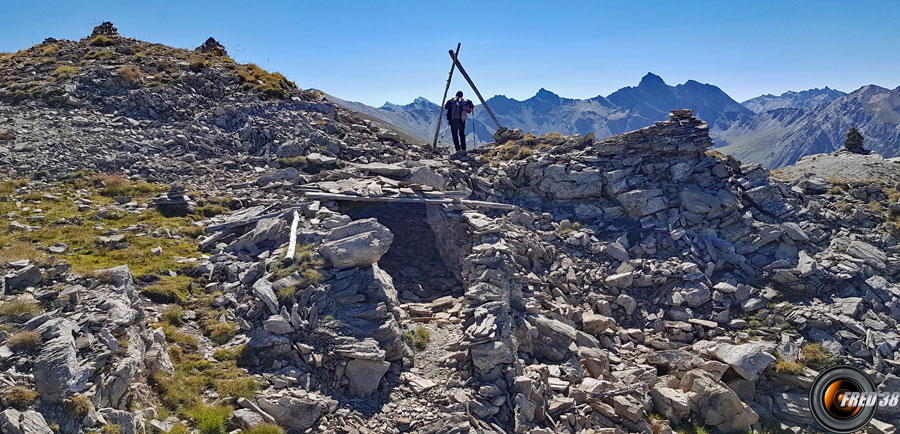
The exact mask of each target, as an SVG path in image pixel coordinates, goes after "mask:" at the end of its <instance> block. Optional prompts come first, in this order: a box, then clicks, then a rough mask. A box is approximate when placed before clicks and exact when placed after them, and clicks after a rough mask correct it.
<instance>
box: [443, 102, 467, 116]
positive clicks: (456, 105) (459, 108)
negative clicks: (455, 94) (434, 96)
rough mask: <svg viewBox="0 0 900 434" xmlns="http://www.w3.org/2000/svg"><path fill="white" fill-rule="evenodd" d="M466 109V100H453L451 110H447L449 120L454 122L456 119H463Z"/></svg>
mask: <svg viewBox="0 0 900 434" xmlns="http://www.w3.org/2000/svg"><path fill="white" fill-rule="evenodd" d="M464 108H465V103H464V100H462V99H458V98H453V99H451V100H450V110H447V120H448V121H452V120H454V119H462V118H463V110H464Z"/></svg>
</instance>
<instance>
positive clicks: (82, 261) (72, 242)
mask: <svg viewBox="0 0 900 434" xmlns="http://www.w3.org/2000/svg"><path fill="white" fill-rule="evenodd" d="M0 188H2V189H5V190H7V191H10V190H12V191H13V192H14V191H15V189H16V188H18V187H16V186H15V184H13V183H11V182H7V183H4V184H2V185H0ZM165 190H166V187H165V186H163V185H159V184H150V183H146V182H142V181H131V180H128V179H126V178H123V177H121V176H116V175H89V174H83V175H82V176H79V177H75V178H73V179H70V180H68V181H65V182H57V183H54V184H51V185H50V186H47V187H42V188H40V189H33V190H32V191H31V192H29V194H28V196H29V198H30V199H33V200H34V201H35V203H34V204H32V203H30V202H29V205H28V206H30V207H32V208H41V209H42V210H43V212H42V213H41V214H42V215H43V216H44V218H45V219H44V222H59V221H63V222H65V223H64V224H47V223H45V224H43V225H42V226H41V227H40V228H38V229H37V230H34V231H29V232H8V231H3V230H0V261H6V262H9V261H12V260H17V259H22V258H28V259H37V258H40V257H42V256H45V254H44V253H42V252H40V251H38V250H36V249H35V248H34V247H37V246H49V245H53V244H55V243H57V242H63V243H66V244H68V245H69V246H70V252H73V253H75V254H73V255H68V256H67V257H66V260H67V261H68V262H69V263H70V264H72V271H73V272H74V273H77V274H87V273H89V272H91V271H93V270H98V269H103V268H110V267H115V266H119V265H123V264H127V265H128V266H129V267H130V268H131V271H132V273H134V274H135V275H136V276H140V275H142V274H145V273H167V272H168V271H169V270H176V271H177V270H180V269H182V268H184V267H185V265H183V264H182V263H181V262H182V261H180V260H179V257H182V258H191V257H197V256H199V251H198V249H197V245H196V242H195V241H194V240H192V239H187V238H170V237H166V236H162V237H157V236H153V233H154V232H155V231H156V230H157V229H166V230H168V231H169V232H170V233H172V234H178V233H181V232H182V231H183V230H184V229H186V228H187V230H188V231H190V230H192V229H190V228H192V227H193V223H194V220H195V219H200V218H202V217H201V216H195V215H191V216H188V217H166V216H164V215H162V214H160V213H159V212H158V211H157V210H156V209H155V208H151V209H147V210H145V211H143V212H140V213H133V212H126V211H125V210H123V209H120V208H118V206H117V205H115V204H114V201H113V200H112V199H111V197H116V196H129V197H131V198H132V199H133V200H134V201H136V202H146V201H149V200H150V198H151V197H152V196H153V195H155V194H157V193H159V192H161V191H165ZM47 193H50V194H52V195H54V196H56V197H58V198H59V199H58V200H48V199H44V198H43V196H44V194H47ZM98 193H100V194H98ZM23 196H24V195H23ZM78 199H89V200H90V201H92V202H93V204H94V205H93V206H92V208H91V209H88V210H85V211H80V210H79V209H78V205H76V203H75V201H76V200H78ZM100 207H105V208H106V210H105V215H101V214H98V209H99V208H100ZM10 213H12V214H13V215H14V216H15V218H17V219H18V221H20V222H21V221H22V220H23V219H24V217H25V215H26V214H25V213H23V212H22V211H21V209H20V208H19V207H18V206H17V205H16V203H15V202H14V201H7V202H0V214H10ZM99 217H105V218H103V219H101V224H102V226H103V228H99V229H98V228H95V226H96V225H97V219H99ZM135 226H137V227H140V228H141V229H142V230H140V231H132V230H129V231H124V229H126V228H129V227H135ZM110 230H118V231H119V233H122V234H124V235H125V236H126V239H125V240H124V244H123V245H120V246H114V247H117V248H110V246H108V245H103V244H101V243H100V242H99V237H100V236H101V235H108V234H107V232H108V231H110ZM156 246H159V247H161V248H163V251H164V252H165V255H161V256H154V255H152V254H150V250H151V249H153V248H154V247H156Z"/></svg>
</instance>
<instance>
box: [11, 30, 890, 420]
mask: <svg viewBox="0 0 900 434" xmlns="http://www.w3.org/2000/svg"><path fill="white" fill-rule="evenodd" d="M110 27H112V26H111V25H108V26H107V25H104V26H101V27H100V28H99V29H98V31H96V32H95V33H98V32H99V33H100V35H102V36H104V38H106V39H108V40H109V41H106V40H104V39H94V38H96V37H97V36H98V35H96V34H95V35H92V36H91V37H89V38H85V39H84V40H81V41H47V42H45V43H43V44H39V45H37V46H35V47H32V48H30V49H28V50H23V51H22V52H19V53H16V54H13V55H12V56H10V57H6V56H4V57H3V58H0V69H2V70H3V71H4V77H14V81H15V82H14V83H4V85H3V88H2V91H3V92H4V94H7V92H12V94H13V95H15V94H16V93H15V92H16V91H18V90H23V89H29V90H28V91H27V92H25V91H24V90H23V92H24V94H23V96H22V97H21V98H19V97H16V98H10V99H5V100H3V101H0V116H2V118H3V123H2V125H3V126H2V131H0V146H3V148H4V152H3V153H2V154H0V169H2V171H3V172H4V173H5V174H6V178H7V179H6V180H5V181H4V183H3V185H2V192H0V196H2V197H3V198H5V200H0V214H2V215H3V216H5V217H6V219H7V220H8V222H9V223H8V226H7V227H6V228H5V230H3V231H2V232H0V243H2V244H0V265H2V273H3V278H2V282H3V287H2V288H3V291H2V295H0V322H2V328H0V402H2V404H3V406H4V407H3V409H2V410H0V431H2V432H3V434H7V433H16V434H50V433H53V432H61V433H82V432H95V431H98V430H100V431H101V432H103V433H104V434H116V433H121V434H133V433H147V432H151V433H162V432H166V433H173V434H180V433H186V432H199V433H202V434H222V433H224V432H230V431H233V430H239V431H240V432H248V433H249V432H252V433H254V434H272V433H279V432H284V431H289V432H339V433H381V432H385V433H399V432H417V433H466V432H473V433H474V432H480V433H489V432H498V433H499V432H518V433H532V434H544V433H554V432H567V433H575V432H594V433H606V434H614V433H624V432H641V433H671V432H673V431H676V430H677V431H679V432H692V430H693V431H698V428H696V427H705V428H703V429H708V430H710V431H711V432H722V433H731V432H740V433H744V432H748V431H749V430H750V429H751V428H752V429H754V430H755V431H757V432H772V433H775V432H786V431H791V432H814V431H816V430H818V428H817V427H815V426H812V425H810V423H811V420H812V419H811V418H810V415H809V412H808V406H807V405H806V404H805V400H806V399H807V396H808V387H809V385H810V383H811V381H812V379H813V378H814V376H815V375H816V373H817V372H818V371H819V370H821V369H824V368H825V367H827V366H830V365H832V364H834V363H838V362H840V363H850V364H854V365H857V366H860V367H862V368H864V369H866V371H867V372H868V373H869V375H870V376H871V377H872V378H873V381H875V383H876V384H878V385H879V387H883V388H886V389H887V388H893V387H895V386H896V384H897V382H898V381H900V377H898V374H900V372H898V369H900V336H898V334H897V333H896V326H897V321H900V305H898V303H900V287H898V286H897V285H895V284H894V283H893V282H894V281H895V280H896V278H897V277H898V276H897V274H898V272H900V248H898V246H900V242H898V238H897V236H898V230H897V227H898V226H897V220H896V215H897V214H898V213H900V206H898V205H897V204H898V199H900V194H898V193H897V191H898V187H900V186H898V185H897V184H896V182H891V181H889V180H880V181H878V182H875V181H873V180H865V181H863V180H847V179H845V180H838V179H831V180H828V179H824V178H823V177H819V176H806V175H803V176H800V177H797V178H793V179H791V180H790V181H780V180H778V179H775V178H772V177H771V176H770V174H769V172H768V171H767V170H766V169H765V168H763V167H761V166H759V165H743V164H741V163H740V162H739V161H737V160H736V159H734V158H732V157H728V156H724V155H721V154H719V153H717V152H715V151H714V150H712V149H710V147H711V146H712V144H713V140H712V138H711V137H710V134H709V131H710V126H709V125H708V124H707V123H706V122H703V121H702V120H700V119H698V118H697V117H696V116H694V113H693V112H692V111H691V110H686V109H675V110H671V112H670V113H669V116H668V119H667V120H663V121H657V122H654V123H653V124H652V125H649V126H646V127H643V128H641V129H637V130H634V131H629V132H626V133H624V134H620V135H615V136H612V137H609V138H606V139H602V140H598V139H596V137H594V135H593V134H585V135H581V136H565V135H562V134H546V135H541V136H537V135H534V134H524V133H523V132H522V131H520V130H501V131H497V132H496V133H495V134H494V136H493V137H492V140H493V142H492V143H490V144H488V145H486V146H483V147H480V148H478V149H476V150H473V151H472V152H470V153H469V154H468V155H455V156H453V157H452V158H448V155H446V154H441V153H434V152H432V150H430V149H427V148H425V147H421V146H417V145H414V144H409V143H405V142H404V141H402V140H400V139H398V136H397V134H394V133H392V132H391V131H389V130H388V129H386V128H383V127H380V126H378V125H376V124H375V123H374V122H372V121H371V120H367V119H364V118H362V117H360V116H359V115H357V114H356V113H353V112H351V111H348V110H346V109H344V108H342V107H339V106H336V105H334V104H332V103H328V102H327V101H323V100H322V99H321V97H320V96H319V95H316V94H314V93H311V92H304V91H300V90H298V89H296V88H294V87H293V86H290V85H287V84H285V85H283V86H282V85H281V84H279V85H278V87H279V88H280V89H282V90H283V92H278V93H277V94H276V93H274V92H266V91H265V88H263V89H260V88H259V87H258V86H257V85H265V84H266V82H267V80H266V79H265V78H267V77H269V75H268V74H269V73H267V72H265V71H262V72H254V73H253V77H257V78H256V79H252V78H251V79H245V78H243V77H242V76H241V74H240V73H239V72H238V71H252V67H250V66H249V65H235V66H234V67H233V68H236V69H237V70H235V69H232V67H229V66H227V64H231V63H230V62H228V61H227V60H225V58H224V57H225V56H224V53H222V54H215V55H210V56H211V57H209V58H205V56H204V57H203V58H205V61H209V62H210V63H211V64H210V65H206V64H205V61H204V66H202V67H201V66H200V65H199V64H198V65H196V66H195V68H191V64H192V63H193V60H192V59H193V56H199V55H198V54H197V52H191V51H188V50H176V49H171V48H167V47H154V46H152V45H150V44H147V43H144V42H141V41H135V40H132V39H128V38H124V37H121V36H119V35H118V34H117V33H116V32H115V31H114V30H112V31H111V29H110ZM95 41H98V42H99V43H97V42H95ZM54 44H59V45H57V48H56V49H51V48H48V47H49V46H50V45H54ZM135 45H137V46H145V47H147V48H145V49H144V50H134V46H135ZM216 45H217V44H212V43H209V42H207V43H204V46H207V47H214V49H215V50H216V51H218V47H216ZM129 47H131V48H132V51H131V53H132V54H124V53H123V51H124V52H125V53H128V50H127V49H128V48H129ZM150 48H152V51H151V52H148V53H147V54H145V55H144V57H143V59H146V58H147V57H150V59H149V61H150V62H152V63H150V65H148V64H145V63H144V62H146V61H145V60H139V59H142V58H141V57H138V56H137V55H136V53H138V52H145V51H150ZM222 50H224V47H222ZM48 52H49V53H48ZM199 52H202V51H199ZM53 53H60V54H59V56H60V57H53V56H52V55H51V54H53ZM101 53H111V54H101ZM166 60H169V61H171V62H172V63H173V64H174V67H173V68H174V70H173V71H172V72H166V73H165V74H164V76H163V77H162V78H166V77H168V81H165V82H163V81H162V80H158V78H157V76H158V75H159V73H158V72H153V71H155V70H156V67H155V66H152V68H153V69H151V65H156V64H158V62H160V61H163V62H164V61H166ZM67 66H68V67H72V66H74V67H77V70H76V71H75V72H74V73H71V69H69V70H68V71H70V72H69V73H66V76H65V78H60V77H61V75H59V74H60V73H57V75H56V76H54V75H53V72H54V71H57V70H58V69H59V68H60V67H67ZM127 66H134V67H135V68H137V69H139V73H140V75H139V76H138V77H140V78H141V80H140V81H136V82H137V83H138V84H137V85H136V84H132V83H129V82H127V81H126V80H125V79H126V77H127V75H126V73H125V71H126V70H123V67H127ZM63 71H66V70H63ZM45 74H50V75H45ZM263 74H266V75H263ZM150 75H153V77H154V78H153V79H150V78H149V76H150ZM131 76H135V75H134V74H131ZM48 77H55V78H53V79H50V78H48ZM275 78H276V79H277V77H275ZM145 79H146V80H145ZM151 80H152V82H156V81H159V84H158V85H157V84H154V85H152V86H150V85H148V84H147V83H149V82H151ZM11 81H12V80H11ZM275 83H280V82H279V81H277V80H276V81H275ZM226 91H227V92H226ZM45 95H51V96H52V97H45ZM53 95H55V96H53ZM273 97H274V98H273ZM179 135H180V136H181V137H179ZM80 169H81V170H80ZM84 169H89V170H93V171H95V172H98V173H89V172H85V171H84ZM24 176H27V177H28V179H20V178H22V177H24ZM163 182H164V183H166V184H168V185H162V183H163ZM898 418H900V414H897V413H896V412H893V411H892V410H891V409H879V412H878V414H877V417H876V420H875V421H874V422H873V424H872V426H871V428H870V430H871V432H884V433H891V432H895V428H894V426H896V425H897V423H898V422H900V419H898Z"/></svg>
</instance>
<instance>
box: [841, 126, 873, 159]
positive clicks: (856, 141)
mask: <svg viewBox="0 0 900 434" xmlns="http://www.w3.org/2000/svg"><path fill="white" fill-rule="evenodd" d="M864 140H865V139H864V138H863V135H862V133H860V132H859V131H858V130H857V129H856V127H850V129H849V130H847V139H846V140H844V150H845V151H847V152H853V153H855V154H868V153H869V151H867V150H865V149H864V148H863V141H864Z"/></svg>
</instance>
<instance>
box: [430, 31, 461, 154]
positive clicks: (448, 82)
mask: <svg viewBox="0 0 900 434" xmlns="http://www.w3.org/2000/svg"><path fill="white" fill-rule="evenodd" d="M460 45H462V42H458V43H457V44H456V55H457V56H459V46H460ZM454 69H456V62H453V64H452V65H450V75H448V76H447V87H445V88H444V97H443V98H441V108H440V112H439V113H438V123H437V128H435V129H434V143H432V144H431V150H432V151H434V152H437V141H438V134H439V133H440V132H441V121H442V120H443V119H444V103H446V102H447V91H449V90H450V80H451V79H452V78H453V70H454Z"/></svg>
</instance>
